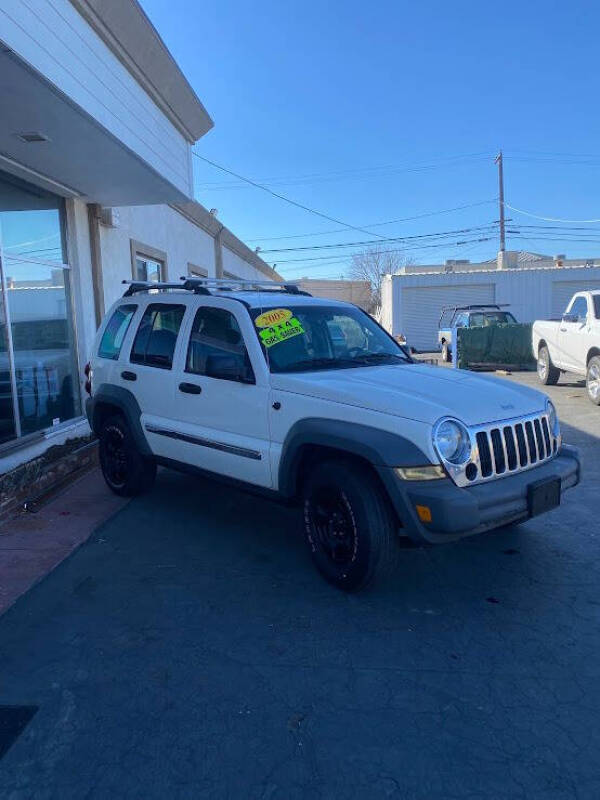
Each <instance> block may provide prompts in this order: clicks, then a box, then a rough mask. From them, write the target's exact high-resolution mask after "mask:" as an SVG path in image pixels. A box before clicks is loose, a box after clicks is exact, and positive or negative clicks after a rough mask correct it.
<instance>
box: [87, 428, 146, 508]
mask: <svg viewBox="0 0 600 800" xmlns="http://www.w3.org/2000/svg"><path fill="white" fill-rule="evenodd" d="M99 439H100V443H99V456H100V467H101V469H102V475H103V476H104V480H105V481H106V483H107V486H108V487H109V489H111V490H112V491H113V492H114V493H115V494H118V495H120V496H121V497H134V496H135V495H138V494H141V493H142V492H145V491H147V490H148V489H150V488H151V487H152V484H153V483H154V479H155V477H156V464H155V462H154V461H152V460H150V459H148V458H145V457H144V456H142V455H141V453H140V452H139V450H138V449H137V447H136V446H135V441H134V439H133V436H132V435H131V431H130V430H129V427H128V425H127V423H126V422H125V419H124V418H123V417H122V416H121V415H119V414H116V415H114V416H112V417H108V419H106V420H105V421H104V422H103V423H102V427H101V429H100V434H99Z"/></svg>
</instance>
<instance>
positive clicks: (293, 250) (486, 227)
mask: <svg viewBox="0 0 600 800" xmlns="http://www.w3.org/2000/svg"><path fill="white" fill-rule="evenodd" d="M490 230H496V224H495V223H490V224H488V225H478V226H474V227H471V228H457V229H454V230H450V231H439V232H435V233H420V234H417V235H413V236H393V237H389V238H386V239H382V240H381V241H382V242H407V241H413V240H415V239H430V238H440V237H442V236H454V235H455V234H457V233H474V232H475V231H490ZM372 244H373V242H372V241H364V240H363V241H360V242H341V243H337V244H312V245H306V246H304V247H278V248H276V249H273V250H261V251H260V253H261V254H262V255H264V254H265V253H298V252H301V251H306V250H329V249H338V248H342V247H364V246H365V245H372Z"/></svg>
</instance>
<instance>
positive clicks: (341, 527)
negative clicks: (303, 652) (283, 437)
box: [303, 460, 398, 592]
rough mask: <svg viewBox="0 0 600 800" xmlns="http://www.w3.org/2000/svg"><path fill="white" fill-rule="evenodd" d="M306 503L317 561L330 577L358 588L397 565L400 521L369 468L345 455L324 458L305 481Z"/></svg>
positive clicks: (306, 527)
mask: <svg viewBox="0 0 600 800" xmlns="http://www.w3.org/2000/svg"><path fill="white" fill-rule="evenodd" d="M303 509H304V533H305V537H306V541H307V544H308V546H309V549H310V553H311V556H312V559H313V562H314V564H315V566H316V567H317V569H318V570H319V572H320V573H321V575H322V576H323V577H324V578H325V580H327V581H329V583H331V584H333V585H334V586H337V587H338V588H339V589H344V590H345V591H348V592H351V591H358V590H359V589H364V588H365V587H367V586H368V585H369V584H371V583H372V582H373V580H374V578H375V577H376V576H379V577H380V576H381V575H382V573H384V572H388V571H390V570H391V569H392V567H393V565H394V563H395V560H396V554H397V550H398V542H397V541H396V537H397V532H396V528H397V524H396V520H395V517H394V513H393V511H392V509H391V508H390V504H389V501H388V498H387V496H386V495H385V494H384V492H383V489H382V487H381V486H380V484H379V482H378V481H377V479H376V477H375V476H374V475H373V474H372V473H371V471H370V470H369V469H368V468H366V467H362V466H361V465H358V464H354V463H352V462H346V461H341V460H340V461H337V460H336V461H325V462H323V463H321V464H318V465H317V466H316V467H315V468H314V469H313V470H312V473H311V475H310V477H309V478H308V480H307V481H306V484H305V486H304V491H303Z"/></svg>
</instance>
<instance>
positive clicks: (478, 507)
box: [380, 445, 581, 543]
mask: <svg viewBox="0 0 600 800" xmlns="http://www.w3.org/2000/svg"><path fill="white" fill-rule="evenodd" d="M580 472H581V464H580V460H579V453H578V451H577V449H576V448H574V447H570V446H569V445H563V446H562V448H561V450H560V452H559V454H558V455H557V456H556V457H555V458H553V459H552V460H551V461H548V462H546V463H545V464H541V465H540V466H539V467H536V468H534V469H530V470H526V471H525V472H521V473H517V474H516V475H509V476H507V477H505V478H498V479H497V480H494V481H490V482H488V483H480V484H477V485H475V486H468V487H466V488H459V487H458V486H456V484H454V483H453V482H452V481H451V480H450V479H449V478H448V479H442V480H437V481H403V480H402V479H401V478H399V477H398V476H397V475H396V473H395V472H394V470H392V469H383V470H380V476H381V478H382V480H383V482H384V483H385V485H386V487H387V490H388V493H389V495H390V499H391V500H392V503H393V504H394V507H395V508H396V511H397V513H398V516H399V518H400V520H401V521H402V525H403V533H406V534H407V535H408V536H410V537H411V538H412V539H415V540H417V541H423V540H425V541H427V542H434V543H440V542H450V541H454V540H456V539H461V538H463V537H464V536H472V535H474V534H477V533H482V532H483V531H487V530H491V529H492V528H499V527H501V526H502V525H508V524H510V523H512V522H521V521H523V520H525V519H527V518H528V517H529V510H528V504H527V489H528V486H529V485H530V484H532V483H535V482H537V481H539V480H543V479H544V478H560V481H561V494H562V493H563V492H565V490H566V489H569V488H571V487H572V486H576V485H577V484H578V483H579V480H580ZM417 505H422V506H427V507H428V508H429V509H430V510H431V522H427V523H423V522H421V521H420V519H419V517H418V516H417V512H416V506H417Z"/></svg>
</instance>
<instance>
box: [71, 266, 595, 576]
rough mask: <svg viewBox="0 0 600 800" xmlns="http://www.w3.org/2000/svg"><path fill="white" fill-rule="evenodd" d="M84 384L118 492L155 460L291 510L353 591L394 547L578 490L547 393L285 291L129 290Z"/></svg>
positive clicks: (218, 287) (187, 285) (192, 286)
mask: <svg viewBox="0 0 600 800" xmlns="http://www.w3.org/2000/svg"><path fill="white" fill-rule="evenodd" d="M86 372H87V378H88V380H87V384H86V388H87V390H88V392H89V394H90V397H89V399H88V401H87V414H88V418H89V421H90V425H91V426H92V428H93V430H94V431H95V432H96V434H97V435H98V437H99V439H100V461H101V466H102V470H103V473H104V477H105V479H106V482H107V483H108V485H109V486H110V488H111V489H112V490H113V491H114V492H116V493H117V494H122V495H135V494H138V493H140V492H142V491H144V490H146V489H148V488H149V487H150V486H151V484H152V482H153V480H154V476H155V473H156V465H157V464H162V465H164V466H167V467H173V468H175V469H182V470H186V471H190V470H192V471H195V472H198V473H199V474H202V475H205V476H213V477H214V476H220V477H223V478H228V479H235V480H236V481H237V482H242V483H243V484H245V485H246V486H248V487H253V488H255V489H256V488H258V489H261V490H263V491H266V492H267V493H272V494H274V495H277V496H278V497H280V498H285V499H287V500H290V501H298V502H300V503H301V504H302V508H303V520H304V530H305V535H306V539H307V542H308V545H309V547H310V551H311V553H312V557H313V559H314V562H315V564H316V566H317V567H318V569H319V570H320V571H321V573H322V574H323V575H324V577H325V578H326V579H327V580H329V581H330V582H332V583H333V584H335V585H337V586H339V587H340V588H343V589H347V590H356V589H359V588H361V587H363V586H365V585H367V584H368V583H370V582H371V580H372V579H373V577H374V575H375V574H376V573H377V572H379V571H380V570H381V569H384V568H386V567H389V566H390V565H391V564H392V562H393V560H394V554H395V551H396V549H399V548H398V543H397V541H396V539H397V537H398V535H402V536H408V537H411V538H412V539H413V540H416V541H419V542H435V543H439V542H448V541H452V540H456V539H459V538H461V537H463V536H466V535H470V534H476V533H480V532H483V531H486V530H489V529H491V528H496V527H498V526H501V525H506V524H508V523H513V522H519V521H521V520H525V519H527V518H529V517H531V516H533V515H535V514H539V513H542V512H544V511H546V510H548V509H551V508H554V507H555V506H557V505H558V504H559V503H560V498H561V493H562V492H563V491H564V490H565V489H567V488H569V487H570V486H574V485H575V484H576V483H577V482H578V481H579V473H580V465H579V458H578V455H577V451H576V450H575V449H574V448H572V447H568V446H566V445H563V444H562V443H561V435H560V430H559V423H558V419H557V416H556V412H555V410H554V408H553V406H552V404H551V403H550V401H549V400H548V398H547V397H546V396H545V395H544V394H542V393H541V392H538V391H536V390H533V389H529V388H526V387H524V386H520V385H517V384H514V383H510V382H507V381H502V380H500V379H498V378H492V377H483V376H481V375H474V374H472V373H470V372H463V371H460V370H447V369H442V368H440V367H431V366H427V365H424V364H418V363H415V362H413V360H412V359H411V357H410V356H409V355H408V353H407V352H406V351H405V350H404V349H403V348H401V347H400V346H399V345H398V344H397V343H396V342H395V341H394V339H393V338H392V337H391V336H389V335H388V334H387V333H386V332H385V331H384V330H383V329H382V328H381V327H380V326H379V325H378V324H377V323H376V322H375V321H374V320H373V319H372V318H371V317H370V316H369V315H368V314H366V313H365V312H364V311H362V310H361V309H359V308H357V307H356V306H353V305H350V304H349V303H341V302H335V301H332V300H322V299H317V298H314V297H311V296H310V295H307V294H306V293H304V292H301V291H299V290H298V289H297V287H295V286H293V285H282V284H275V283H271V284H269V286H268V287H265V286H262V285H258V284H254V283H253V284H252V285H249V286H244V285H242V284H240V283H235V284H233V283H231V282H227V281H216V280H205V279H188V280H183V279H182V283H180V284H145V283H133V284H131V285H130V286H129V288H128V289H127V291H126V292H125V294H124V296H123V297H122V298H121V299H120V300H119V301H118V302H117V303H115V305H114V306H113V307H112V308H111V309H110V311H109V312H108V314H107V315H106V319H105V320H104V322H103V324H102V326H101V327H100V329H99V331H98V335H97V340H96V343H95V345H94V352H93V356H92V359H91V362H90V364H89V365H88V367H87V368H86Z"/></svg>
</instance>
